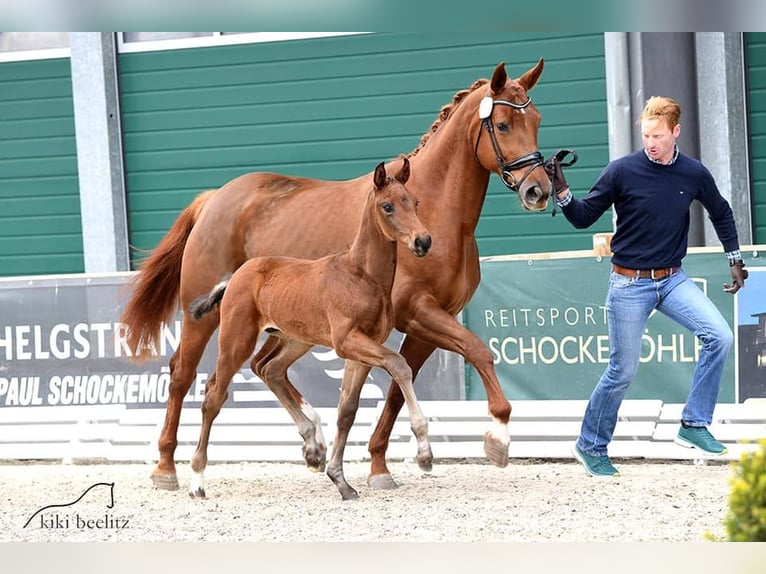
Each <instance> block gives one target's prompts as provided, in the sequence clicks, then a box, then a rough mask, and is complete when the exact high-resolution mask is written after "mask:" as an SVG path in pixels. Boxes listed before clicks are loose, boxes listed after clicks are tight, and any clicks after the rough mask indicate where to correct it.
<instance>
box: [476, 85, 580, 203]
mask: <svg viewBox="0 0 766 574" xmlns="http://www.w3.org/2000/svg"><path fill="white" fill-rule="evenodd" d="M531 103H532V98H530V97H529V96H527V100H526V101H525V102H523V103H521V104H516V103H514V102H509V101H508V100H494V99H492V97H490V96H484V98H482V100H481V103H480V104H479V118H480V119H481V123H482V125H483V126H484V127H485V128H486V129H487V133H488V134H489V140H490V141H491V142H492V148H493V149H494V150H495V157H496V158H497V164H498V168H499V170H498V174H499V175H500V179H501V180H502V181H503V183H504V184H505V187H507V188H508V189H510V190H511V191H514V192H516V193H519V188H520V186H521V184H522V183H524V180H525V179H527V177H529V174H530V173H532V170H534V169H535V168H536V167H539V166H543V168H544V169H545V172H546V173H547V174H548V177H549V178H550V181H551V189H552V190H553V189H554V188H553V172H552V164H553V161H554V159H555V160H556V161H558V162H559V163H560V164H561V166H562V167H569V166H572V165H574V164H575V163H576V162H577V152H575V151H574V150H568V149H563V150H559V151H557V152H556V153H554V154H553V155H551V157H549V158H548V159H546V160H544V159H543V154H541V153H540V151H539V150H536V151H533V152H529V153H528V154H524V155H521V156H519V157H517V158H516V159H514V160H512V161H505V157H504V156H503V151H502V150H501V149H500V144H498V143H497V138H496V137H495V128H494V127H493V126H492V110H493V109H494V108H495V104H499V105H501V106H508V107H511V108H513V109H515V110H523V109H524V108H526V107H527V106H529V104H531ZM481 133H482V129H481V128H479V134H478V135H477V136H476V145H475V146H474V148H473V157H474V158H475V159H476V161H479V156H478V152H479V140H480V139H481ZM570 154H571V155H572V156H573V157H572V159H571V160H569V161H566V162H565V161H564V158H565V157H566V156H567V155H570ZM527 166H529V169H527V171H525V172H524V175H522V176H521V179H519V180H517V179H516V178H515V177H514V176H513V173H512V172H513V171H514V170H518V169H522V168H524V167H527ZM552 193H554V194H555V190H554V191H553V192H552ZM552 215H553V216H555V215H556V202H555V200H554V203H553V212H552Z"/></svg>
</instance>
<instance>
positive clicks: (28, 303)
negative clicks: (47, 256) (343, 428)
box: [0, 273, 463, 416]
mask: <svg viewBox="0 0 766 574" xmlns="http://www.w3.org/2000/svg"><path fill="white" fill-rule="evenodd" d="M131 276H132V274H130V273H123V274H114V275H111V274H110V275H103V276H88V275H68V276H56V277H42V276H41V277H28V278H23V279H22V278H19V279H3V280H0V416H2V412H1V409H2V407H19V406H24V407H37V406H62V407H67V406H75V405H105V404H125V405H127V406H128V407H131V408H142V407H159V406H164V404H165V403H166V402H167V399H168V392H169V388H170V371H169V369H168V360H169V359H170V356H171V355H172V354H173V352H174V351H175V349H176V348H177V346H178V342H179V340H180V336H181V325H182V321H183V316H182V314H181V313H180V312H179V314H178V315H177V316H176V318H175V319H174V320H173V321H171V322H170V323H169V324H167V325H165V326H164V328H163V330H162V337H161V340H160V345H159V349H157V352H158V353H157V356H156V358H153V359H151V360H149V361H146V362H143V363H136V362H134V361H132V360H131V354H130V350H129V349H128V347H127V345H126V343H125V336H124V329H123V325H122V324H121V323H120V322H119V319H120V315H121V313H122V308H123V306H124V304H125V302H126V300H127V297H128V294H129V292H128V291H127V290H126V283H127V281H128V279H129V278H130V277H131ZM401 339H402V335H401V334H400V333H398V332H396V331H394V332H393V333H392V335H391V337H390V338H389V340H388V342H387V345H388V346H389V347H391V348H394V349H396V348H398V346H399V344H400V343H401ZM217 348H218V342H217V338H216V336H214V337H213V339H211V341H210V343H209V344H208V346H207V349H206V351H205V354H204V356H203V358H202V361H201V363H200V366H199V367H198V372H197V377H196V380H195V381H194V383H193V384H192V386H191V389H190V390H189V392H188V394H187V396H186V399H185V400H186V402H187V403H190V404H193V405H195V406H196V407H199V405H200V404H201V402H202V400H203V397H204V392H205V384H206V383H207V380H208V379H209V378H210V375H211V374H212V373H213V372H214V370H215V358H216V355H217ZM459 365H460V363H459V361H458V357H457V356H454V355H451V354H448V353H446V352H436V353H434V355H433V356H432V357H431V358H430V359H429V361H428V362H427V363H426V365H425V366H424V368H423V370H422V371H421V374H420V376H419V377H418V384H417V386H416V392H417V393H418V396H419V398H421V399H422V400H432V399H459V398H463V381H462V372H461V369H460V366H459ZM343 367H344V361H343V360H341V359H339V358H338V356H337V355H336V354H335V352H334V351H333V350H332V349H326V348H323V347H315V348H314V349H312V351H310V352H309V353H308V354H307V355H305V356H304V357H302V358H301V359H300V360H299V361H298V362H296V363H295V364H294V365H293V366H292V367H291V368H290V370H289V372H288V374H289V376H290V379H291V381H292V382H293V384H294V385H295V386H296V387H297V388H298V389H299V390H300V391H301V392H302V393H303V395H304V396H305V397H306V399H307V400H308V401H309V402H310V403H311V404H312V405H314V406H315V407H333V406H337V404H338V396H339V388H340V383H341V379H342V376H343ZM389 384H390V377H389V376H388V374H387V373H385V372H384V371H382V370H381V369H373V370H372V371H371V372H370V375H369V378H368V381H367V383H366V384H365V386H364V388H363V391H362V405H363V406H365V405H366V404H367V403H369V402H370V401H372V404H373V405H374V404H376V402H377V401H378V400H381V399H383V398H384V397H385V393H386V392H387V391H388V386H389ZM226 404H227V405H242V406H277V405H278V402H277V401H276V399H275V397H274V395H273V394H272V393H271V392H270V391H269V390H268V388H267V387H266V385H265V384H264V383H263V382H262V381H261V380H260V379H259V378H257V377H256V376H255V375H254V374H253V373H252V371H251V370H250V366H249V363H248V364H245V365H243V367H242V369H241V370H240V372H239V373H238V374H237V375H236V376H235V377H234V380H233V381H232V383H231V386H230V387H229V398H228V400H227V403H226Z"/></svg>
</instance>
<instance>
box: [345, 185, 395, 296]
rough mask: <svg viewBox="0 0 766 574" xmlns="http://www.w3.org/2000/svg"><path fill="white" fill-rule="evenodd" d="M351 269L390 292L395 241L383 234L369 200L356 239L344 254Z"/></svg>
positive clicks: (393, 269) (392, 279) (371, 202)
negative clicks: (368, 277)
mask: <svg viewBox="0 0 766 574" xmlns="http://www.w3.org/2000/svg"><path fill="white" fill-rule="evenodd" d="M346 260H347V261H348V262H349V264H350V265H351V267H352V268H354V269H355V270H359V271H362V272H363V273H365V274H366V275H368V276H370V277H372V278H373V279H374V280H375V281H377V282H378V283H380V284H381V285H382V286H383V287H384V288H385V289H386V290H387V291H390V290H391V288H392V286H393V283H394V272H395V271H396V241H391V240H390V239H389V238H388V237H386V236H385V235H384V234H383V231H382V230H381V229H380V226H379V225H378V221H377V217H376V215H375V205H374V204H373V200H372V198H369V199H368V200H367V201H366V203H365V206H364V212H363V214H362V221H361V223H360V224H359V229H358V230H357V233H356V237H355V238H354V241H353V243H352V244H351V247H350V248H349V250H348V252H347V254H346Z"/></svg>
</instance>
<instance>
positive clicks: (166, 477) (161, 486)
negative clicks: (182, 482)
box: [152, 474, 178, 490]
mask: <svg viewBox="0 0 766 574" xmlns="http://www.w3.org/2000/svg"><path fill="white" fill-rule="evenodd" d="M152 483H153V484H154V488H156V489H158V490H178V477H177V476H176V475H175V474H153V475H152Z"/></svg>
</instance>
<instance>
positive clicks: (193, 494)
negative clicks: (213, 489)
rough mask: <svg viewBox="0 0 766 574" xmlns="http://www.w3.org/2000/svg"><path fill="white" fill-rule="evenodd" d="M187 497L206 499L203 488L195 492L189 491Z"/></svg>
mask: <svg viewBox="0 0 766 574" xmlns="http://www.w3.org/2000/svg"><path fill="white" fill-rule="evenodd" d="M189 496H190V497H192V498H207V495H206V494H205V489H204V488H197V489H196V490H190V491H189Z"/></svg>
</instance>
